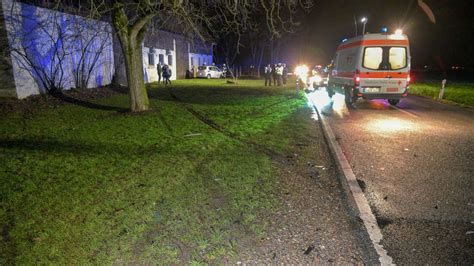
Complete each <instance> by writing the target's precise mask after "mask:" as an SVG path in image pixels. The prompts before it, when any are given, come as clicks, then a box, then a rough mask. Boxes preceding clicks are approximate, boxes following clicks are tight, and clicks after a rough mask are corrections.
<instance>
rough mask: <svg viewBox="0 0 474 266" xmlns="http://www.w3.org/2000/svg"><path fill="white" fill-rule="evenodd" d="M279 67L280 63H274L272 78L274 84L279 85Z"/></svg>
mask: <svg viewBox="0 0 474 266" xmlns="http://www.w3.org/2000/svg"><path fill="white" fill-rule="evenodd" d="M277 67H278V65H277V64H274V65H273V68H272V79H273V85H274V86H276V85H277V74H276V71H277Z"/></svg>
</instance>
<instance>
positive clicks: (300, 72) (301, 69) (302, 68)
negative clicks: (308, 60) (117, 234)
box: [295, 65, 309, 80]
mask: <svg viewBox="0 0 474 266" xmlns="http://www.w3.org/2000/svg"><path fill="white" fill-rule="evenodd" d="M308 70H309V68H308V67H307V66H306V65H299V66H297V67H296V68H295V73H296V75H297V76H298V77H299V78H301V79H302V80H306V78H307V77H308Z"/></svg>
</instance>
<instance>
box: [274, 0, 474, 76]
mask: <svg viewBox="0 0 474 266" xmlns="http://www.w3.org/2000/svg"><path fill="white" fill-rule="evenodd" d="M425 3H426V4H428V5H429V6H430V8H431V9H432V11H433V13H434V14H435V17H436V24H433V23H432V22H430V21H429V19H428V17H427V15H426V14H425V13H424V12H423V11H422V9H421V8H420V7H419V6H418V3H417V0H332V1H331V0H328V1H325V0H316V3H315V6H314V8H313V9H312V10H311V11H310V13H309V14H305V15H303V16H301V17H300V21H302V25H301V27H300V29H299V32H298V33H297V34H295V35H294V36H293V37H291V38H289V41H287V42H286V43H287V44H286V49H284V51H283V53H282V54H283V55H284V57H285V58H284V59H283V60H284V61H286V62H291V63H297V62H298V61H299V62H305V63H310V64H312V63H315V64H316V63H318V64H326V63H328V62H329V61H330V59H331V58H332V57H333V54H334V51H335V49H336V47H337V45H338V44H339V43H340V41H341V40H342V39H344V38H350V37H352V36H354V34H355V26H354V15H355V16H356V18H357V20H358V30H359V33H360V32H362V23H360V22H359V21H360V18H361V17H363V16H366V17H367V18H368V22H367V24H366V31H367V32H380V29H381V28H382V27H383V26H386V27H388V28H389V31H394V30H395V29H397V28H403V29H404V32H405V33H406V34H407V35H408V37H409V39H410V45H411V54H412V64H413V65H414V66H415V67H416V66H417V65H425V64H426V65H431V66H433V67H436V66H437V65H438V64H437V63H436V61H435V60H434V58H435V57H436V56H440V57H441V59H442V62H443V65H445V66H451V65H462V66H474V1H471V0H425ZM307 61H311V62H307Z"/></svg>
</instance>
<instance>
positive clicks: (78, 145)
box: [0, 139, 167, 157]
mask: <svg viewBox="0 0 474 266" xmlns="http://www.w3.org/2000/svg"><path fill="white" fill-rule="evenodd" d="M166 147H167V146H166V145H165V146H161V145H158V144H156V145H153V144H152V145H149V146H140V145H136V146H134V145H118V144H113V143H110V144H107V143H100V142H93V143H92V142H89V143H88V142H85V141H71V140H64V141H58V140H48V139H47V140H31V139H13V140H12V139H0V148H3V149H12V150H27V151H28V150H29V151H42V152H46V153H71V154H97V155H119V157H120V156H123V157H129V156H130V155H137V156H145V155H151V154H154V153H160V154H163V153H164V152H167V148H166Z"/></svg>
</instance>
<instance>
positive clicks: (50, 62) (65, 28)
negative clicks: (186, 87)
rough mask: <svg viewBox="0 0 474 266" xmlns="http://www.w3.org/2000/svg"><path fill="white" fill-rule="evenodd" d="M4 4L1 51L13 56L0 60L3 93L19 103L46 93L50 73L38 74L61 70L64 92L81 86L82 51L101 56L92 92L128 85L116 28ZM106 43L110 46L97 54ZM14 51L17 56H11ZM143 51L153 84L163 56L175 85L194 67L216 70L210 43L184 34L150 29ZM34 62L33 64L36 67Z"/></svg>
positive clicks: (9, 1)
mask: <svg viewBox="0 0 474 266" xmlns="http://www.w3.org/2000/svg"><path fill="white" fill-rule="evenodd" d="M0 1H1V3H2V10H1V11H2V12H1V13H0V14H3V16H2V17H3V18H5V19H4V23H3V20H0V47H1V48H2V49H1V52H2V53H6V54H7V56H5V57H3V58H1V59H0V60H2V62H1V63H2V65H1V66H0V77H1V80H2V82H1V83H0V93H1V91H2V90H7V91H10V92H13V94H16V96H17V97H18V98H25V97H28V96H29V95H35V94H40V93H44V92H45V85H44V83H43V82H41V81H42V80H44V78H43V76H42V75H45V74H44V73H42V75H41V73H38V71H37V70H36V69H54V68H57V66H58V65H60V66H61V69H62V71H60V72H59V73H56V74H54V75H53V76H52V77H55V78H56V80H59V77H62V78H61V83H60V84H59V85H60V87H62V88H64V89H69V88H73V87H80V86H79V85H78V82H77V78H75V77H76V75H75V74H76V73H78V62H79V60H80V58H82V56H81V54H80V53H81V52H82V53H83V54H86V57H87V58H89V57H93V55H94V53H95V54H97V55H98V63H97V66H96V67H94V69H93V71H92V74H91V77H90V79H89V81H88V83H87V84H86V87H88V88H92V87H98V86H103V85H108V84H110V83H111V82H112V80H113V82H115V83H117V84H121V85H125V86H126V85H127V78H126V72H125V63H124V57H123V52H122V48H121V46H120V43H119V41H118V39H117V38H116V35H115V34H114V32H113V28H112V26H111V25H110V23H108V22H104V21H97V20H90V19H86V18H84V17H80V16H75V15H71V14H67V13H62V12H58V11H53V10H50V9H45V8H41V7H36V6H33V5H29V4H25V3H20V2H16V1H15V0H0ZM2 31H3V35H2ZM45 32H47V34H46V33H45ZM56 32H61V36H63V37H61V38H58V34H56ZM97 32H101V34H100V38H99V40H100V41H96V40H94V41H93V42H91V43H92V44H93V45H92V46H91V47H89V48H87V49H85V51H88V52H84V45H85V43H90V42H88V40H90V38H95V37H94V36H96V35H95V33H97ZM102 33H104V34H102ZM51 36H52V37H51ZM78 36H79V37H78ZM48 38H49V39H48ZM103 40H106V42H103ZM97 42H99V43H97ZM100 43H106V45H105V46H106V47H105V49H104V50H100V52H99V53H97V51H98V49H97V46H98V45H99V44H100ZM56 48H59V49H62V50H64V51H65V52H64V53H63V55H62V57H61V58H60V60H59V59H58V58H57V57H55V56H54V55H52V51H53V50H55V49H56ZM10 50H14V51H15V52H11V53H9V52H10ZM56 50H57V49H56ZM6 51H8V52H6ZM142 52H143V71H144V79H145V82H147V83H149V82H154V81H157V78H158V75H157V70H156V64H157V63H158V62H159V60H160V55H162V56H163V63H165V64H168V65H170V66H171V68H172V77H171V79H172V80H174V79H180V78H185V77H186V76H187V72H188V70H190V69H191V68H192V67H193V65H194V66H198V65H202V64H208V65H210V64H212V62H213V60H212V49H211V46H209V45H208V44H205V43H203V42H198V41H194V42H189V39H187V38H185V37H184V36H182V35H180V34H177V33H173V32H168V31H164V30H153V31H152V30H150V31H149V32H148V33H147V35H146V36H145V40H144V43H143V46H142ZM8 55H9V56H8ZM170 57H171V58H170ZM170 59H171V60H170ZM150 60H151V61H154V62H150ZM191 61H193V62H191ZM29 62H33V65H34V66H33V67H32V66H31V65H30V63H29ZM191 63H193V64H191ZM52 77H49V78H52Z"/></svg>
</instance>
